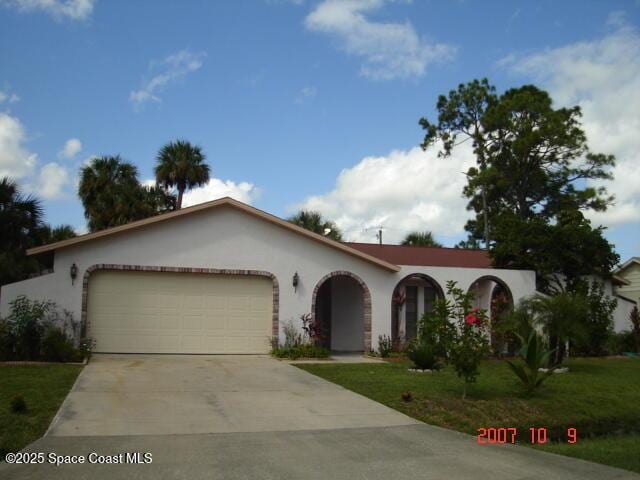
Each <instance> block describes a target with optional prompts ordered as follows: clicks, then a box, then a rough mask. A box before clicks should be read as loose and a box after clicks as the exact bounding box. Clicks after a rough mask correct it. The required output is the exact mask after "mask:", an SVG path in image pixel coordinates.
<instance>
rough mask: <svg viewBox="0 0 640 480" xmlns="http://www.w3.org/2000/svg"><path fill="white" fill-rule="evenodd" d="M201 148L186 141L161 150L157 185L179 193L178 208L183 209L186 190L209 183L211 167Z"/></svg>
mask: <svg viewBox="0 0 640 480" xmlns="http://www.w3.org/2000/svg"><path fill="white" fill-rule="evenodd" d="M205 160H206V157H205V155H204V153H202V150H201V149H200V147H198V146H195V145H191V143H189V142H187V141H185V140H177V141H175V142H170V143H167V144H166V145H165V146H164V147H162V148H161V149H160V151H159V152H158V157H157V164H156V169H155V173H156V183H157V184H158V185H160V186H162V187H163V188H165V189H166V190H169V189H172V188H174V187H175V189H176V190H177V191H178V200H177V205H176V206H177V208H182V196H183V195H184V192H185V190H187V189H191V188H194V187H199V186H201V185H204V184H206V183H207V182H208V181H209V165H207V164H206V163H204V162H205Z"/></svg>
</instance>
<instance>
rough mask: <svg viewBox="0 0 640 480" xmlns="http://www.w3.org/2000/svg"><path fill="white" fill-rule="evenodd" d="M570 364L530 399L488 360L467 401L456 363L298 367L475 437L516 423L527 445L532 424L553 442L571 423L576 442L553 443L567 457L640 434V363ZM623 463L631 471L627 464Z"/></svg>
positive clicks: (502, 368)
mask: <svg viewBox="0 0 640 480" xmlns="http://www.w3.org/2000/svg"><path fill="white" fill-rule="evenodd" d="M566 363H567V365H568V366H569V367H570V369H571V372H570V373H568V374H557V375H554V376H552V377H551V378H549V379H548V380H547V381H546V383H545V384H544V385H543V386H542V387H541V389H540V390H539V391H538V392H537V393H536V395H535V396H533V397H527V396H526V395H525V394H524V393H523V390H522V388H521V387H520V385H519V383H518V382H517V380H516V377H515V375H514V374H513V373H512V372H511V371H510V370H509V369H508V367H507V365H506V364H505V363H504V362H503V361H496V360H490V361H486V362H484V363H483V365H482V367H481V372H480V376H479V377H478V382H477V383H476V384H475V385H474V386H472V387H471V389H470V391H469V392H468V394H467V400H462V381H461V380H460V379H458V378H457V376H456V375H455V372H454V371H453V370H452V369H451V368H446V369H444V370H443V371H441V372H438V373H434V374H423V373H413V372H409V371H407V368H408V367H409V364H408V363H384V364H301V365H298V368H301V369H303V370H306V371H308V372H310V373H313V374H315V375H318V376H320V377H322V378H325V379H327V380H330V381H332V382H334V383H337V384H339V385H342V386H344V387H346V388H348V389H350V390H353V391H355V392H358V393H360V394H362V395H365V396H367V397H369V398H372V399H373V400H376V401H378V402H380V403H383V404H385V405H387V406H389V407H391V408H394V409H396V410H399V411H401V412H403V413H406V414H407V415H410V416H412V417H414V418H417V419H419V420H422V421H424V422H426V423H430V424H432V425H438V426H441V427H445V428H450V429H453V430H458V431H461V432H466V433H470V434H473V435H475V434H477V432H478V429H479V428H482V427H484V428H489V427H515V428H517V429H518V440H519V442H520V443H523V444H527V443H528V438H529V434H528V432H529V428H530V427H546V428H547V430H548V437H549V440H560V441H566V431H567V428H571V427H573V428H575V429H577V432H578V438H579V440H578V442H577V443H576V444H565V445H557V446H556V445H551V446H549V447H548V448H550V449H552V450H553V451H556V452H557V453H561V454H565V451H568V450H572V451H575V452H578V453H577V455H576V456H578V455H580V454H583V455H588V456H589V457H588V458H589V459H593V460H594V461H600V458H601V456H598V455H595V454H593V455H592V452H594V451H599V452H600V451H604V450H605V448H607V446H611V448H616V445H617V440H610V441H609V443H606V442H605V441H604V440H597V441H594V442H593V443H591V442H589V443H587V442H586V441H585V438H586V437H590V436H598V435H605V434H609V433H613V432H616V433H622V432H633V433H640V361H638V360H634V359H572V360H568V361H567V362H566ZM403 392H411V393H412V396H413V400H411V401H408V402H407V401H404V400H403V399H402V397H401V394H402V393H403ZM637 438H638V437H630V439H629V440H626V442H628V444H629V446H631V447H635V452H633V453H631V452H627V453H628V454H629V455H634V456H636V457H638V456H640V448H638V440H637ZM599 442H602V443H599ZM590 445H592V447H589V446H590ZM626 445H627V444H626V443H625V446H626ZM603 455H604V454H603ZM603 463H604V462H603ZM618 465H619V466H621V467H623V468H625V465H626V463H625V464H624V465H623V464H622V463H621V464H618ZM626 468H628V467H626Z"/></svg>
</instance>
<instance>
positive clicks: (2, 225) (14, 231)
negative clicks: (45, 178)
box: [0, 177, 43, 285]
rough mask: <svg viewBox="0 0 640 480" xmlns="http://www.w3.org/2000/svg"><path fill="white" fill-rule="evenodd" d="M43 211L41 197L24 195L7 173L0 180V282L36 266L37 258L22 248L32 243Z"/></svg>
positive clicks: (12, 280) (0, 283)
mask: <svg viewBox="0 0 640 480" xmlns="http://www.w3.org/2000/svg"><path fill="white" fill-rule="evenodd" d="M42 213H43V211H42V204H41V203H40V200H38V199H37V198H35V197H33V196H31V195H23V194H22V193H21V192H20V189H19V188H18V185H17V184H16V183H15V182H14V181H13V180H11V179H9V178H8V177H4V178H2V179H1V180H0V285H4V284H6V283H10V282H15V281H17V280H22V279H23V278H25V277H26V276H27V275H28V274H29V273H31V272H34V271H36V270H37V265H38V263H37V261H36V260H35V259H33V258H29V257H26V256H25V250H26V249H27V248H30V247H33V246H35V238H36V233H37V231H38V229H40V228H41V227H42Z"/></svg>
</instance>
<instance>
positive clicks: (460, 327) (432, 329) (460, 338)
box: [418, 281, 489, 399]
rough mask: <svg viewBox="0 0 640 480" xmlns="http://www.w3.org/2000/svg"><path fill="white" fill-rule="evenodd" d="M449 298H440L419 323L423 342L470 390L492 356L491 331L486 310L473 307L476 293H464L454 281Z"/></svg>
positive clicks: (465, 390) (449, 284)
mask: <svg viewBox="0 0 640 480" xmlns="http://www.w3.org/2000/svg"><path fill="white" fill-rule="evenodd" d="M447 296H448V297H449V298H452V299H453V301H451V300H449V299H438V300H436V301H435V303H434V310H433V312H432V313H431V314H429V315H425V316H424V317H423V319H422V320H421V322H420V324H419V331H418V338H419V342H420V343H424V344H426V345H429V346H431V348H432V349H433V354H434V355H435V356H436V358H437V357H441V358H444V359H445V360H446V362H447V363H449V364H450V365H452V366H453V368H454V369H455V371H456V374H457V375H458V377H459V378H462V379H463V381H464V386H463V390H462V398H463V399H464V398H466V396H467V387H468V385H469V384H472V383H475V381H476V378H477V377H478V375H479V373H480V372H479V367H480V361H481V360H482V359H483V358H485V357H486V356H487V355H488V353H489V330H488V325H487V323H488V322H487V315H486V312H485V311H484V310H481V309H479V308H477V307H473V301H474V294H473V292H464V291H463V290H462V289H461V288H458V287H457V283H456V282H454V281H449V282H447Z"/></svg>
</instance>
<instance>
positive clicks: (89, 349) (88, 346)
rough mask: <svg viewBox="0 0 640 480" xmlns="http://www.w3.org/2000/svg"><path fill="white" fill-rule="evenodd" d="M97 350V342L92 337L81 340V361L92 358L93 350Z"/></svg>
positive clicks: (79, 346) (79, 349)
mask: <svg viewBox="0 0 640 480" xmlns="http://www.w3.org/2000/svg"><path fill="white" fill-rule="evenodd" d="M94 348H96V341H95V339H93V338H91V337H85V338H83V339H82V340H80V344H79V345H78V351H79V352H80V357H81V359H85V358H86V359H87V360H88V359H89V358H91V354H92V353H93V349H94Z"/></svg>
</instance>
